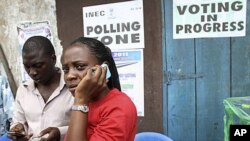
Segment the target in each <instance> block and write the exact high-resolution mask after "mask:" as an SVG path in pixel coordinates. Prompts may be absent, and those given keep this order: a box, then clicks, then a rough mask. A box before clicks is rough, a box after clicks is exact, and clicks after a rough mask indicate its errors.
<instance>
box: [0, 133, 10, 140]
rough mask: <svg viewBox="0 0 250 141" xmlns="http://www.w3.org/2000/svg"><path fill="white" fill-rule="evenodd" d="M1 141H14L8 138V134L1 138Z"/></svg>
mask: <svg viewBox="0 0 250 141" xmlns="http://www.w3.org/2000/svg"><path fill="white" fill-rule="evenodd" d="M0 141H12V140H11V139H9V138H8V137H7V133H6V134H4V135H3V136H1V137H0Z"/></svg>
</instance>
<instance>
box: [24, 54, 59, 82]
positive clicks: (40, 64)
mask: <svg viewBox="0 0 250 141" xmlns="http://www.w3.org/2000/svg"><path fill="white" fill-rule="evenodd" d="M23 65H24V68H25V70H26V72H27V73H28V75H29V76H30V77H31V78H32V79H33V80H34V81H35V83H42V84H45V83H46V82H47V81H49V80H50V78H52V72H53V69H54V65H55V59H53V57H52V56H48V55H45V54H44V51H43V50H33V51H30V52H23Z"/></svg>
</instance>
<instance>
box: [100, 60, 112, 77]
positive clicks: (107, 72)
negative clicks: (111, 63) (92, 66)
mask: <svg viewBox="0 0 250 141" xmlns="http://www.w3.org/2000/svg"><path fill="white" fill-rule="evenodd" d="M101 67H106V68H107V71H106V79H109V78H110V77H111V73H110V70H109V67H108V65H107V64H105V63H103V64H102V65H101Z"/></svg>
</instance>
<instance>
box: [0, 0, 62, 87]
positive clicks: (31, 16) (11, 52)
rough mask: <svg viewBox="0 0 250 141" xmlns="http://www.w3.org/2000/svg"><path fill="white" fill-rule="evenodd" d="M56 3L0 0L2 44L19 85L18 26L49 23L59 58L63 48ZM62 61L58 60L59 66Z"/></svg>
mask: <svg viewBox="0 0 250 141" xmlns="http://www.w3.org/2000/svg"><path fill="white" fill-rule="evenodd" d="M55 7H56V6H55V1H53V0H41V1H38V0H26V1H22V0H0V9H1V14H0V33H1V34H0V43H1V45H2V47H3V50H4V53H5V56H6V58H7V60H8V63H9V68H10V69H11V72H12V74H13V76H14V79H15V82H16V84H17V85H19V84H20V83H21V70H20V66H21V65H22V62H21V61H20V57H21V51H20V48H19V47H18V38H17V25H18V23H21V22H23V21H33V22H38V21H45V20H47V21H49V22H50V26H51V30H52V36H53V43H54V46H55V51H56V55H57V56H58V57H57V58H60V56H61V52H62V46H61V44H60V40H59V39H58V33H57V21H56V12H55V11H56V9H55ZM59 61H60V60H59V59H58V60H57V64H58V66H59V67H60V65H59V63H60V62H59Z"/></svg>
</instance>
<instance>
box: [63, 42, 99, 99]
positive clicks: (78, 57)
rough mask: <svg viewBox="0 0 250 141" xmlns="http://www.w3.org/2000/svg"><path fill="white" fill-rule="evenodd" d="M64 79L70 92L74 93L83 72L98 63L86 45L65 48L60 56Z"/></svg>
mask: <svg viewBox="0 0 250 141" xmlns="http://www.w3.org/2000/svg"><path fill="white" fill-rule="evenodd" d="M61 63H62V69H63V71H64V80H65V83H66V86H67V87H68V88H69V90H70V92H71V93H72V94H73V95H74V92H75V89H76V87H77V85H78V84H79V82H80V81H81V80H82V78H83V75H84V73H86V71H87V70H88V69H90V68H91V67H93V66H95V65H97V64H98V61H97V59H96V57H95V56H93V55H92V54H91V53H90V51H89V49H88V47H86V45H82V46H78V45H73V46H71V47H69V48H66V50H64V52H63V54H62V58H61Z"/></svg>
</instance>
